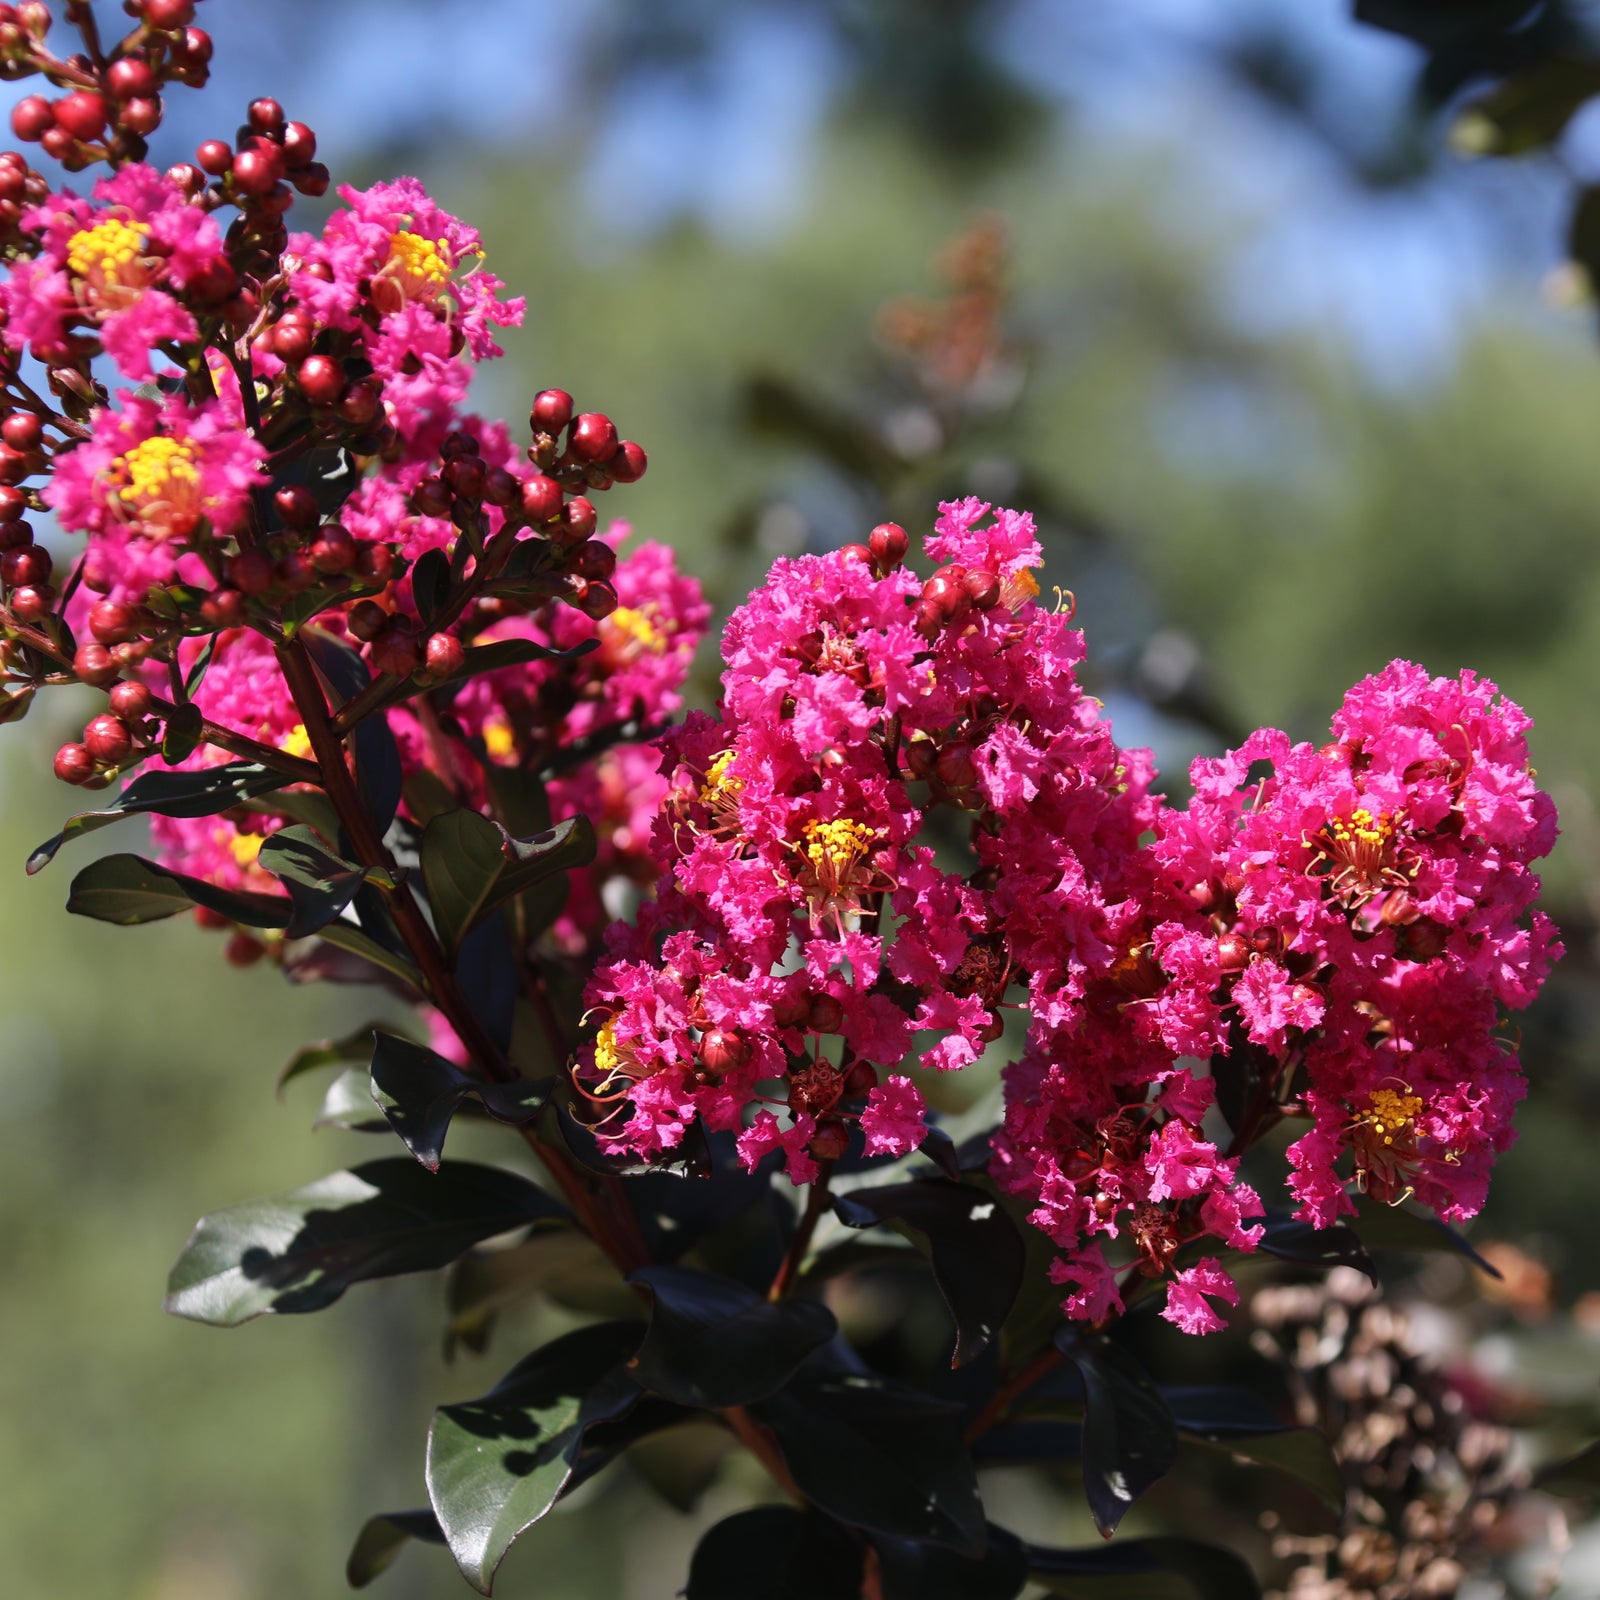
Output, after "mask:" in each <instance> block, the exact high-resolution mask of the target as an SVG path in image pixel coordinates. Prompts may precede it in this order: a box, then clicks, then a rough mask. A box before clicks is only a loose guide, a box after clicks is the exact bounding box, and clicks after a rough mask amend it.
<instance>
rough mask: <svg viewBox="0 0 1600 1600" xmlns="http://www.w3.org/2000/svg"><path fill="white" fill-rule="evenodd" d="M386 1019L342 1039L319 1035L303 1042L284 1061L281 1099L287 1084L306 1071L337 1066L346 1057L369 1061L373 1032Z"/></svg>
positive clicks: (280, 1083) (278, 1085)
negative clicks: (320, 1037) (307, 1042)
mask: <svg viewBox="0 0 1600 1600" xmlns="http://www.w3.org/2000/svg"><path fill="white" fill-rule="evenodd" d="M387 1026H388V1024H387V1023H381V1024H380V1023H377V1022H369V1023H366V1024H365V1025H364V1026H363V1027H360V1028H357V1029H355V1030H354V1032H352V1033H347V1034H345V1035H344V1036H343V1038H339V1039H318V1040H316V1041H314V1042H313V1043H311V1044H308V1045H303V1046H302V1047H301V1048H300V1049H298V1050H296V1051H295V1053H294V1054H293V1055H292V1056H290V1057H289V1059H288V1060H287V1061H286V1062H284V1064H283V1068H282V1070H281V1071H280V1072H279V1073H278V1082H277V1092H278V1096H279V1098H280V1099H281V1098H282V1097H283V1091H284V1088H285V1086H286V1085H287V1084H289V1083H290V1082H292V1081H293V1080H294V1079H295V1078H298V1077H302V1076H303V1075H304V1074H305V1073H307V1072H317V1071H319V1070H320V1069H321V1068H323V1067H336V1066H339V1065H340V1064H341V1063H342V1062H346V1061H366V1060H368V1059H369V1058H370V1057H371V1055H372V1035H373V1032H374V1030H375V1029H377V1028H379V1027H387Z"/></svg>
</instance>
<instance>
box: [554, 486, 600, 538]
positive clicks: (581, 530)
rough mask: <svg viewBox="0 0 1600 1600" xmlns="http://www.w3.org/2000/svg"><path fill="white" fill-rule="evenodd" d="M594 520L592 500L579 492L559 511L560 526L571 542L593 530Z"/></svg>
mask: <svg viewBox="0 0 1600 1600" xmlns="http://www.w3.org/2000/svg"><path fill="white" fill-rule="evenodd" d="M595 520H596V519H595V514H594V501H592V500H590V499H588V498H587V497H586V496H584V495H581V494H580V495H578V496H576V498H574V499H572V500H569V501H568V502H567V504H566V508H565V509H564V510H563V511H562V513H561V525H562V528H563V529H564V530H565V532H566V534H567V536H568V537H569V539H570V540H571V541H572V542H573V543H576V542H577V541H578V540H580V539H587V538H588V537H589V535H590V534H592V533H593V532H594V529H595Z"/></svg>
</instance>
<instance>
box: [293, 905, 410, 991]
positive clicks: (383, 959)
mask: <svg viewBox="0 0 1600 1600" xmlns="http://www.w3.org/2000/svg"><path fill="white" fill-rule="evenodd" d="M316 937H317V938H319V939H321V940H323V941H324V942H326V943H328V944H331V945H333V946H335V947H336V948H337V949H340V950H344V951H347V952H348V953H349V954H350V955H353V956H360V957H361V958H362V960H364V961H370V962H371V963H372V964H373V966H375V967H379V968H381V969H382V970H383V971H384V972H387V973H389V974H391V975H392V976H394V977H396V978H398V979H400V981H401V982H402V983H404V984H406V985H407V986H408V987H409V988H412V989H415V990H416V992H417V993H418V994H421V993H422V992H423V988H422V977H421V975H420V974H419V973H418V971H417V969H416V968H415V967H414V966H412V965H411V963H410V962H409V961H407V960H406V959H405V957H404V956H400V955H396V954H395V952H394V951H393V950H390V949H387V948H386V947H385V946H383V945H381V944H379V943H378V941H377V940H376V939H374V938H373V937H372V935H371V934H369V933H364V932H363V931H362V930H361V929H360V928H358V927H357V926H356V925H355V924H354V923H353V922H345V921H343V920H340V921H336V922H330V923H329V924H328V925H327V926H326V927H325V928H318V929H317V933H316Z"/></svg>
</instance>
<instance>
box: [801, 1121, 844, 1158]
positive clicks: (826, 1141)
mask: <svg viewBox="0 0 1600 1600" xmlns="http://www.w3.org/2000/svg"><path fill="white" fill-rule="evenodd" d="M810 1148H811V1153H812V1155H814V1156H815V1157H816V1158H817V1160H818V1161H837V1160H838V1159H839V1158H840V1157H841V1156H842V1155H843V1154H844V1153H845V1151H847V1150H848V1149H849V1148H850V1130H849V1128H848V1127H846V1126H845V1124H844V1123H842V1122H840V1121H839V1120H838V1118H836V1117H828V1118H826V1119H825V1120H824V1121H823V1122H822V1123H821V1125H820V1126H819V1127H818V1128H817V1131H816V1132H815V1133H814V1134H812V1136H811V1147H810Z"/></svg>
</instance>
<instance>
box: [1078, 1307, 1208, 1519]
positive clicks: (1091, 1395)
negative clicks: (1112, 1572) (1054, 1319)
mask: <svg viewBox="0 0 1600 1600" xmlns="http://www.w3.org/2000/svg"><path fill="white" fill-rule="evenodd" d="M1056 1345H1057V1348H1058V1349H1060V1351H1061V1353H1062V1354H1063V1355H1064V1356H1066V1358H1067V1359H1068V1360H1069V1361H1071V1362H1072V1364H1073V1365H1074V1366H1075V1367H1076V1368H1077V1369H1078V1376H1079V1377H1080V1378H1082V1380H1083V1488H1084V1493H1085V1495H1086V1496H1087V1497H1088V1501H1089V1511H1090V1514H1091V1515H1092V1516H1093V1517H1094V1525H1095V1526H1096V1527H1097V1528H1098V1529H1099V1530H1100V1531H1101V1533H1103V1534H1104V1535H1105V1536H1106V1538H1108V1539H1109V1538H1110V1537H1111V1535H1112V1534H1113V1533H1115V1532H1116V1530H1117V1524H1118V1523H1119V1522H1121V1521H1122V1519H1123V1517H1124V1516H1126V1515H1127V1512H1128V1509H1129V1508H1130V1507H1131V1506H1132V1505H1133V1502H1134V1501H1135V1500H1137V1499H1138V1498H1139V1496H1140V1495H1142V1494H1143V1493H1144V1492H1145V1490H1146V1489H1148V1488H1149V1487H1150V1486H1151V1485H1152V1484H1153V1483H1155V1482H1157V1481H1158V1480H1159V1479H1161V1478H1163V1477H1165V1476H1166V1474H1167V1473H1168V1472H1169V1471H1171V1469H1172V1464H1173V1462H1174V1461H1176V1460H1177V1457H1178V1430H1177V1425H1176V1424H1175V1423H1174V1421H1173V1418H1172V1412H1171V1410H1170V1409H1169V1408H1168V1405H1167V1402H1166V1401H1165V1399H1163V1398H1162V1394H1161V1391H1160V1390H1159V1389H1158V1388H1157V1387H1156V1385H1155V1382H1154V1381H1153V1380H1152V1378H1151V1377H1150V1375H1149V1374H1148V1373H1147V1372H1146V1371H1145V1370H1144V1368H1143V1367H1142V1366H1141V1365H1140V1364H1139V1362H1138V1361H1137V1360H1135V1358H1134V1357H1133V1356H1132V1355H1130V1354H1129V1353H1128V1352H1127V1351H1126V1350H1123V1349H1121V1348H1120V1347H1119V1346H1117V1345H1114V1344H1112V1342H1111V1341H1110V1340H1109V1339H1107V1338H1106V1337H1105V1335H1104V1334H1098V1333H1089V1332H1087V1331H1085V1330H1082V1329H1080V1328H1078V1327H1075V1326H1069V1327H1064V1328H1062V1329H1061V1331H1060V1332H1059V1333H1058V1334H1057V1335H1056Z"/></svg>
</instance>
